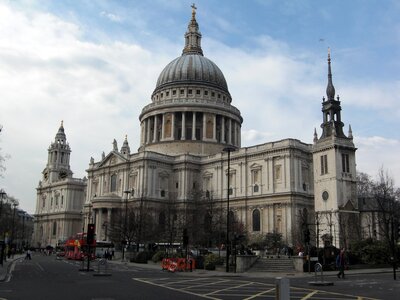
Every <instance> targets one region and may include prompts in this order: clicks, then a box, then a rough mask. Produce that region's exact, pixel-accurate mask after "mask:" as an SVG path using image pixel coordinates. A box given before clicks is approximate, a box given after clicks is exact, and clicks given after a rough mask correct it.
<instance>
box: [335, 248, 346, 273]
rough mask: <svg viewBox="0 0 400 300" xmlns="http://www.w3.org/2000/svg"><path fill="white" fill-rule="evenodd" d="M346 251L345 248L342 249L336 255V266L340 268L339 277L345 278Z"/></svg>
mask: <svg viewBox="0 0 400 300" xmlns="http://www.w3.org/2000/svg"><path fill="white" fill-rule="evenodd" d="M345 259H346V258H345V253H344V248H343V249H342V250H340V253H339V254H338V255H337V257H336V267H338V269H339V273H338V274H337V277H338V278H340V277H342V278H343V279H344V265H345Z"/></svg>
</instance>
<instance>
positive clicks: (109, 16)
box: [100, 11, 123, 23]
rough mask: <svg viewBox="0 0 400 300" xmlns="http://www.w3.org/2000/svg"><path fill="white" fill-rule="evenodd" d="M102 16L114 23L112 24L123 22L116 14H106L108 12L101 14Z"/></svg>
mask: <svg viewBox="0 0 400 300" xmlns="http://www.w3.org/2000/svg"><path fill="white" fill-rule="evenodd" d="M100 16H102V17H105V18H107V19H109V20H110V21H112V22H117V23H120V22H122V21H123V20H122V18H121V16H118V15H116V14H113V13H109V12H106V11H102V12H101V13H100Z"/></svg>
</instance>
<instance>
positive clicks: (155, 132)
mask: <svg viewBox="0 0 400 300" xmlns="http://www.w3.org/2000/svg"><path fill="white" fill-rule="evenodd" d="M157 119H158V118H157V115H155V116H154V132H153V143H155V142H157V127H158V124H157V121H158V120H157Z"/></svg>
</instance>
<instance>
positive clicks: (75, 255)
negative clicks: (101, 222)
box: [64, 233, 96, 260]
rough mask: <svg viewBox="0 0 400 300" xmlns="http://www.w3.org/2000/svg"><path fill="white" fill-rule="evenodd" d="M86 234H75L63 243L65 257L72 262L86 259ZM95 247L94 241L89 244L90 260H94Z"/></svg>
mask: <svg viewBox="0 0 400 300" xmlns="http://www.w3.org/2000/svg"><path fill="white" fill-rule="evenodd" d="M86 241H87V237H86V233H77V234H76V235H75V236H72V237H70V238H69V239H67V240H66V241H65V244H64V249H65V257H66V258H67V259H73V260H83V259H85V257H87V253H88V245H87V242H86ZM95 247H96V240H95V239H94V241H93V243H92V244H90V254H91V255H90V256H91V258H92V259H94V258H95V255H94V249H95Z"/></svg>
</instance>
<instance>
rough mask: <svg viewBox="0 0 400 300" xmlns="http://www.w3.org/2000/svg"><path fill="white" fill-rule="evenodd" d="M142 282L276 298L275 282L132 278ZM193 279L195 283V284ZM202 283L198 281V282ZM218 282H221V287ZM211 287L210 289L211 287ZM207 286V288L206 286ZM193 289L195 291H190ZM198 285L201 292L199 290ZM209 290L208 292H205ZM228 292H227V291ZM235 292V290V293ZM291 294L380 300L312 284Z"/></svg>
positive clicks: (216, 297) (212, 295)
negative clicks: (325, 289) (312, 287)
mask: <svg viewBox="0 0 400 300" xmlns="http://www.w3.org/2000/svg"><path fill="white" fill-rule="evenodd" d="M132 280H136V281H139V282H142V283H147V284H151V285H154V286H159V287H164V288H167V289H170V290H173V291H177V292H181V293H186V294H190V295H195V296H200V297H203V298H207V299H213V300H222V299H227V297H230V296H234V297H236V298H237V297H240V298H241V299H245V300H251V299H255V298H274V297H275V293H273V292H274V290H275V285H273V284H268V283H260V282H252V281H244V280H240V281H236V280H230V279H221V280H218V279H214V278H210V277H203V278H194V279H183V278H157V279H150V278H132ZM191 283H192V284H191ZM197 283H198V284H197ZM218 284H220V285H221V286H219V287H220V289H216V288H218ZM207 287H208V289H207ZM204 288H206V289H207V290H205V289H204ZM189 289H192V290H193V291H190V290H189ZM196 289H197V293H196V292H195V291H196ZM203 292H207V293H203ZM224 292H225V293H224ZM232 292H234V293H235V294H232ZM290 293H291V295H293V294H296V297H295V298H296V299H301V300H307V299H325V300H328V299H331V300H340V299H341V300H343V299H353V300H378V299H376V298H369V297H363V296H355V295H348V294H342V293H335V292H329V291H324V290H315V289H310V288H300V287H290Z"/></svg>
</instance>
